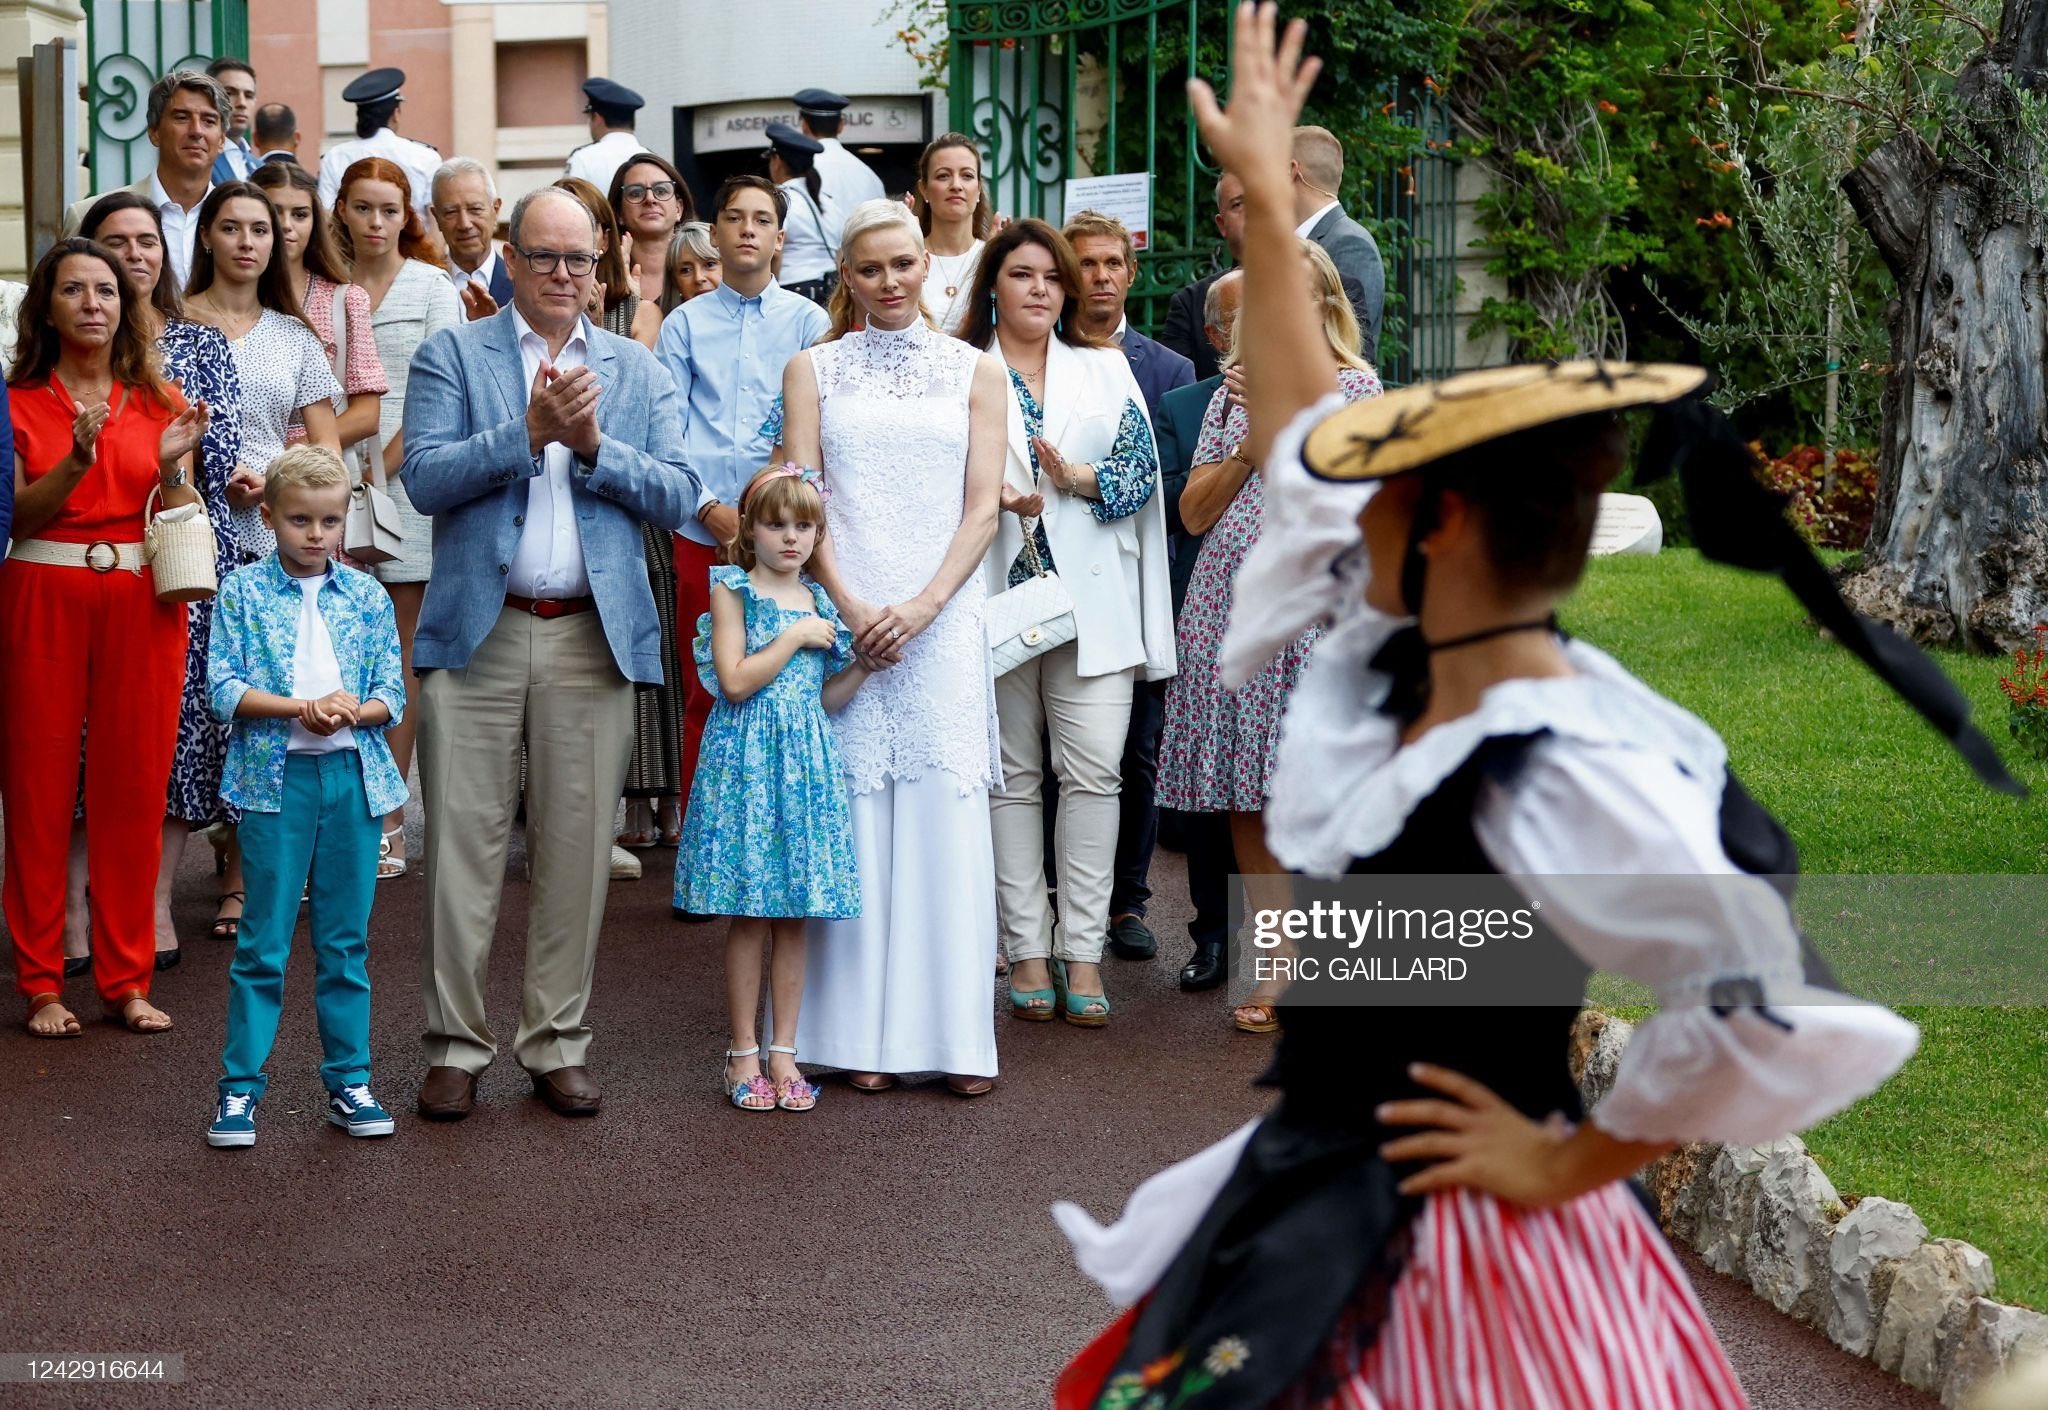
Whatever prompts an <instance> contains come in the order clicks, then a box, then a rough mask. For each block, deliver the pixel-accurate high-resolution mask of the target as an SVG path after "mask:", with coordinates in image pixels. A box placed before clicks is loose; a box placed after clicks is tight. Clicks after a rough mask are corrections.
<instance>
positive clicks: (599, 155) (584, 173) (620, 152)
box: [563, 132, 647, 197]
mask: <svg viewBox="0 0 2048 1410" xmlns="http://www.w3.org/2000/svg"><path fill="white" fill-rule="evenodd" d="M646 150H647V147H646V144H645V143H643V142H641V140H640V138H639V137H638V136H637V135H636V134H634V133H631V132H607V133H606V134H605V135H604V136H602V137H600V138H598V139H597V140H596V141H595V142H587V143H585V144H584V145H583V146H581V147H578V148H577V149H576V150H575V151H573V152H571V153H570V154H569V160H568V161H567V162H566V163H564V164H563V170H565V171H567V172H568V174H569V175H571V176H580V177H582V178H583V179H584V180H585V181H588V182H589V183H590V184H591V185H592V186H595V187H596V188H597V189H598V190H599V191H601V192H602V193H603V194H604V195H605V196H606V197H609V196H610V195H611V194H612V177H613V175H614V174H615V173H616V172H617V171H618V169H619V168H620V167H622V166H624V165H625V164H626V158H628V157H630V156H632V155H634V154H635V153H636V152H644V151H646Z"/></svg>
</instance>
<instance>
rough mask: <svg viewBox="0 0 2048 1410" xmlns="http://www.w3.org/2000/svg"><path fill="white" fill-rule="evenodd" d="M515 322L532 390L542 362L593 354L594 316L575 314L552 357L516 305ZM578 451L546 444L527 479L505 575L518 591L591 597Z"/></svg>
mask: <svg viewBox="0 0 2048 1410" xmlns="http://www.w3.org/2000/svg"><path fill="white" fill-rule="evenodd" d="M512 326H513V328H514V329H516V330H517V331H518V333H519V368H520V382H519V384H520V385H521V386H522V387H524V388H526V389H527V392H528V394H529V395H530V394H531V393H532V391H533V379H534V378H535V377H536V376H538V375H539V374H540V367H541V364H542V363H543V362H548V361H552V362H553V363H554V366H555V370H556V371H557V372H567V371H568V370H569V369H570V368H572V367H581V366H583V365H584V363H585V361H586V360H587V359H588V358H589V356H590V320H589V319H587V318H579V319H577V320H576V331H575V332H573V333H571V334H570V335H569V341H568V342H566V343H564V344H562V350H561V351H560V352H558V353H556V354H555V355H554V357H553V358H552V359H550V358H549V357H548V344H547V339H545V338H543V337H541V335H540V334H538V333H536V332H534V331H533V329H532V328H531V327H529V326H528V324H527V322H526V317H525V315H524V314H522V313H520V312H519V310H518V308H517V307H514V309H513V310H512ZM574 460H575V452H574V451H572V450H570V449H569V447H567V446H565V445H563V444H562V443H561V442H560V441H549V442H548V443H547V444H546V445H545V446H542V447H541V473H540V474H538V475H535V476H534V477H533V478H532V479H530V480H528V481H527V482H526V524H525V527H523V528H522V529H521V530H520V532H519V547H518V548H517V549H516V550H515V551H514V552H513V554H512V567H511V570H510V571H509V572H507V573H506V575H505V590H506V591H507V592H509V593H513V594H514V595H516V596H519V597H532V598H544V597H588V596H589V595H590V572H589V570H588V569H587V568H586V567H585V566H584V563H583V532H582V530H580V529H579V528H577V526H576V499H575V496H574V495H573V494H572V493H571V492H570V489H569V467H570V465H571V464H572V463H573V462H574Z"/></svg>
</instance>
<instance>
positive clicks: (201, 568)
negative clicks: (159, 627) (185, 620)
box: [142, 485, 220, 602]
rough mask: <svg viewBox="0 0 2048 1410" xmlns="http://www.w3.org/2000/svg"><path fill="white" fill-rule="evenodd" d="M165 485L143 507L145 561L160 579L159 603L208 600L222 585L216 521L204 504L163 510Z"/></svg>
mask: <svg viewBox="0 0 2048 1410" xmlns="http://www.w3.org/2000/svg"><path fill="white" fill-rule="evenodd" d="M162 501H163V487H162V486H161V485H158V486H154V487H152V488H151V490H150V492H149V502H148V503H147V504H145V505H144V506H143V507H142V561H143V562H145V563H147V564H149V567H150V572H151V573H152V575H153V576H154V577H155V579H156V600H157V601H158V602H204V601H206V599H208V598H209V597H212V596H213V594H214V592H215V591H216V590H217V589H218V588H219V587H220V579H218V578H217V577H215V576H214V571H213V555H214V543H213V524H212V521H210V520H209V519H208V518H207V517H206V506H204V505H202V504H180V505H176V506H174V507H172V508H170V509H165V510H161V511H160V510H159V509H158V507H157V506H158V505H159V504H161V503H162Z"/></svg>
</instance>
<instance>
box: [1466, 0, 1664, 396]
mask: <svg viewBox="0 0 2048 1410" xmlns="http://www.w3.org/2000/svg"><path fill="white" fill-rule="evenodd" d="M1670 47H1671V45H1670V25H1669V24H1668V23H1666V22H1665V20H1664V18H1663V16H1662V14H1661V13H1660V12H1659V10H1658V8H1657V6H1655V5H1652V4H1650V3H1648V0H1563V3H1548V2H1547V0H1483V2H1482V3H1480V4H1477V5H1475V6H1474V7H1473V8H1472V9H1471V11H1470V12H1469V13H1468V15H1467V16H1466V19H1465V23H1464V26H1463V28H1462V32H1461V33H1460V36H1459V46H1458V56H1457V69H1456V72H1455V74H1454V76H1453V78H1452V81H1451V83H1450V102H1451V108H1452V112H1453V114H1454V115H1455V118H1456V122H1457V127H1458V130H1459V132H1460V135H1461V141H1460V143H1459V148H1458V151H1459V154H1460V155H1461V156H1464V157H1467V158H1472V159H1476V160H1480V161H1483V162H1485V163H1486V164H1487V167H1488V169H1489V171H1490V173H1491V174H1492V175H1493V177H1494V180H1495V185H1494V189H1493V190H1492V192H1491V193H1490V194H1488V195H1486V196H1484V197H1482V198H1481V199H1480V201H1479V204H1478V215H1479V219H1480V224H1481V228H1482V229H1483V230H1484V232H1485V244H1486V247H1487V248H1488V249H1489V250H1490V251H1492V258H1491V259H1490V260H1489V261H1488V263H1487V270H1488V272H1489V273H1492V274H1495V275H1498V276H1500V277H1502V278H1504V279H1505V280H1506V281H1507V285H1508V292H1507V293H1506V295H1505V296H1500V295H1490V296H1488V297H1487V298H1486V299H1485V300H1484V301H1483V302H1482V304H1481V307H1480V313H1479V318H1478V319H1477V320H1476V322H1475V323H1474V326H1473V333H1474V335H1475V336H1478V335H1483V334H1486V333H1489V332H1492V331H1494V330H1503V331H1505V332H1506V333H1507V335H1508V340H1509V345H1510V348H1511V351H1512V353H1513V355H1514V356H1515V357H1517V358H1544V357H1566V356H1571V355H1574V354H1576V353H1588V354H1591V353H1598V354H1603V355H1609V356H1612V355H1616V354H1619V353H1621V352H1622V351H1623V350H1624V348H1625V340H1624V337H1623V333H1622V328H1621V320H1620V317H1619V314H1618V311H1617V309H1616V308H1615V306H1614V304H1613V301H1612V300H1611V299H1610V297H1609V293H1608V280H1609V277H1610V276H1611V275H1612V274H1613V273H1614V272H1615V271H1618V270H1623V269H1627V268H1630V267H1631V266H1633V265H1635V264H1637V263H1638V262H1643V261H1651V262H1654V261H1655V260H1656V259H1657V258H1658V257H1659V255H1660V252H1661V249H1662V241H1661V239H1660V238H1659V236H1658V235H1657V234H1656V233H1655V232H1654V231H1651V230H1647V229H1644V228H1641V227H1639V226H1637V225H1635V224H1632V223H1631V220H1630V217H1631V216H1633V214H1634V213H1635V212H1636V211H1637V209H1638V208H1639V206H1640V203H1641V200H1642V185H1641V182H1640V180H1639V178H1638V173H1639V172H1640V171H1642V170H1643V169H1645V168H1646V167H1647V166H1649V165H1650V164H1651V163H1652V162H1653V161H1654V158H1653V156H1652V143H1653V142H1654V141H1655V133H1654V129H1653V125H1652V124H1651V123H1648V122H1645V121H1642V120H1641V118H1640V116H1639V115H1640V114H1642V113H1644V112H1645V111H1646V110H1647V108H1646V103H1647V93H1646V80H1647V76H1648V75H1649V74H1650V73H1651V72H1652V71H1653V70H1654V69H1655V68H1656V67H1657V66H1658V65H1659V64H1660V63H1661V61H1662V60H1663V59H1664V57H1665V56H1666V55H1667V53H1668V52H1669V50H1670Z"/></svg>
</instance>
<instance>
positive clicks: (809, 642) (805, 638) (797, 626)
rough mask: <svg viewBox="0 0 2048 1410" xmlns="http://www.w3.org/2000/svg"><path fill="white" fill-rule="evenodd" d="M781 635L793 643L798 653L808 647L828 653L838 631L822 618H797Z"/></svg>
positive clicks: (836, 637) (837, 635)
mask: <svg viewBox="0 0 2048 1410" xmlns="http://www.w3.org/2000/svg"><path fill="white" fill-rule="evenodd" d="M782 635H784V636H786V637H789V638H790V639H792V640H793V641H795V642H796V644H797V649H798V650H800V651H801V650H804V649H806V648H810V647H815V648H817V649H818V650H819V651H830V650H831V649H832V643H833V642H834V641H836V640H837V639H838V637H839V629H838V628H837V627H835V626H833V625H832V623H830V622H829V621H827V620H826V619H825V618H823V617H799V618H797V619H796V620H795V621H793V622H791V623H790V624H789V625H788V626H786V627H784V628H783V629H782Z"/></svg>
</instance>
